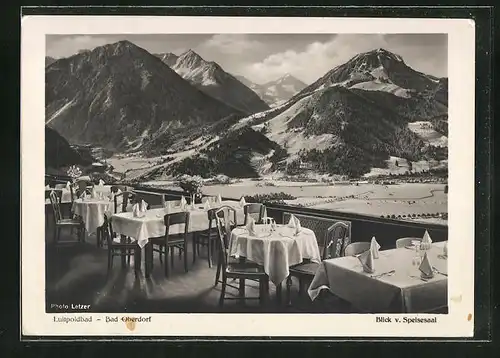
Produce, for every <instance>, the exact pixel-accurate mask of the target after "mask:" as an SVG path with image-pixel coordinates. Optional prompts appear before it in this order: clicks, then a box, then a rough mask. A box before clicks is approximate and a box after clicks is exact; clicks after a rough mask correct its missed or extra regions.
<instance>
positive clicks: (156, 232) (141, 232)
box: [112, 201, 244, 247]
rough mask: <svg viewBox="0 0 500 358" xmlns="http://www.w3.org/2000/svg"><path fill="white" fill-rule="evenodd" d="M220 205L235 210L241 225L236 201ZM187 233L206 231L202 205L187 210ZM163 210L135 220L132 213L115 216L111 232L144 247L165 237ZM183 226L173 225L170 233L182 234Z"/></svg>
mask: <svg viewBox="0 0 500 358" xmlns="http://www.w3.org/2000/svg"><path fill="white" fill-rule="evenodd" d="M222 205H229V206H231V207H233V208H235V209H236V220H237V224H238V225H239V224H243V220H244V214H243V208H241V207H240V204H239V203H238V202H236V201H223V202H222V204H221V206H222ZM176 212H181V209H180V207H173V208H171V209H170V211H169V213H176ZM189 212H190V217H189V228H188V231H189V232H196V231H203V230H206V229H208V215H207V211H206V210H204V209H203V205H201V204H197V205H196V209H195V210H189ZM165 214H166V211H165V209H163V208H160V209H151V210H148V211H147V212H146V216H144V217H141V218H136V217H134V216H133V213H132V212H126V213H119V214H115V215H113V217H112V222H113V231H114V232H116V233H117V234H121V235H126V236H128V237H130V238H131V239H133V240H137V243H138V244H139V246H140V247H144V246H146V244H147V243H148V239H149V238H150V237H160V236H164V235H165V224H164V222H163V218H164V216H165ZM183 230H184V228H183V225H174V226H172V227H171V228H170V233H172V234H176V233H181V232H183Z"/></svg>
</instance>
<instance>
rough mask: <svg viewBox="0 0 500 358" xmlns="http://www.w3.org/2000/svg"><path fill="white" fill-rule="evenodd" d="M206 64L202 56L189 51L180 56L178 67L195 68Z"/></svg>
mask: <svg viewBox="0 0 500 358" xmlns="http://www.w3.org/2000/svg"><path fill="white" fill-rule="evenodd" d="M205 62H206V61H205V60H204V59H203V58H202V57H201V56H200V55H198V54H197V53H196V52H194V51H193V50H192V49H189V50H187V51H186V52H184V53H183V54H182V55H180V56H179V59H178V61H177V64H176V66H180V67H188V68H195V67H199V66H201V65H203V64H204V63H205Z"/></svg>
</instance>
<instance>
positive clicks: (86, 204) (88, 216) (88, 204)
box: [72, 197, 114, 234]
mask: <svg viewBox="0 0 500 358" xmlns="http://www.w3.org/2000/svg"><path fill="white" fill-rule="evenodd" d="M113 207H114V202H113V201H112V200H110V198H108V197H103V198H80V199H75V201H74V202H73V208H72V210H73V213H74V214H75V215H78V216H80V217H81V218H82V221H83V223H84V225H85V230H86V231H87V233H88V234H94V233H96V231H97V228H98V227H101V226H102V225H103V224H104V214H105V213H111V212H113Z"/></svg>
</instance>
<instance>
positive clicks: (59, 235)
mask: <svg viewBox="0 0 500 358" xmlns="http://www.w3.org/2000/svg"><path fill="white" fill-rule="evenodd" d="M60 238H61V227H60V226H59V227H58V228H57V235H56V242H59V239H60Z"/></svg>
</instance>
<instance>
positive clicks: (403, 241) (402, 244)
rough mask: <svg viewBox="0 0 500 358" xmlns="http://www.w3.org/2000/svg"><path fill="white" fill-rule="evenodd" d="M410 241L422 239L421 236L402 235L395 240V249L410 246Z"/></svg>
mask: <svg viewBox="0 0 500 358" xmlns="http://www.w3.org/2000/svg"><path fill="white" fill-rule="evenodd" d="M412 241H418V242H420V241H422V238H421V237H403V238H401V239H397V240H396V249H401V248H404V247H405V246H410V245H411V244H412Z"/></svg>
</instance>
